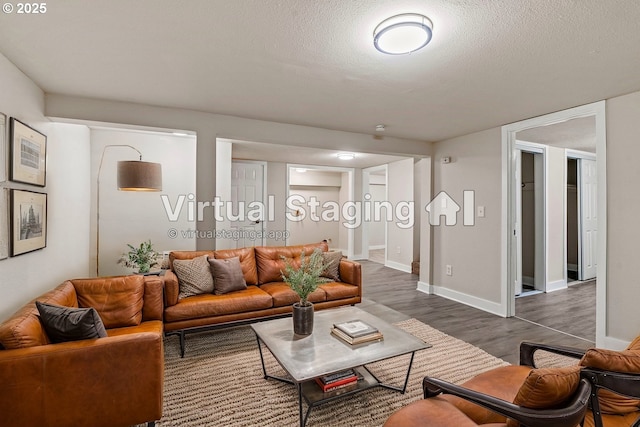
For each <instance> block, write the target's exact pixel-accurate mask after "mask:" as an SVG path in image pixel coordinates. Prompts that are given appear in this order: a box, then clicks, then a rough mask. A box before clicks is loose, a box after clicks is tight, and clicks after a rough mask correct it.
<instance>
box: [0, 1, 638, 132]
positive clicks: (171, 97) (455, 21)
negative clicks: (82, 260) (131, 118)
mask: <svg viewBox="0 0 640 427" xmlns="http://www.w3.org/2000/svg"><path fill="white" fill-rule="evenodd" d="M47 8H48V10H47V12H46V14H44V15H40V16H36V15H34V16H26V15H17V14H15V13H13V14H6V13H2V14H0V52H2V53H3V54H4V55H5V56H6V57H7V58H8V59H9V60H10V61H12V62H13V63H14V64H16V65H17V66H18V67H19V68H20V69H21V70H22V71H23V72H24V73H25V74H27V75H28V76H29V77H30V78H32V79H33V80H34V81H35V82H36V83H37V84H38V85H39V86H40V87H41V88H42V89H43V90H44V91H45V92H48V93H59V94H66V95H76V96H83V97H93V98H104V99H111V100H122V101H131V102H137V103H143V104H150V105H160V106H169V107H178V108H186V109H193V110H199V111H207V112H213V113H222V114H231V115H237V116H242V117H249V118H258V119H264V120H271V121H277V122H283V123H295V124H303V125H311V126H317V127H322V128H329V129H339V130H347V131H356V132H363V133H370V134H371V133H374V130H373V129H374V126H375V125H376V124H379V123H384V124H386V125H387V131H386V134H387V135H390V136H398V137H406V138H412V139H418V140H427V141H437V140H442V139H446V138H449V137H453V136H458V135H463V134H467V133H471V132H474V131H478V130H483V129H488V128H491V127H495V126H499V125H503V124H506V123H511V122H514V121H518V120H521V119H525V118H530V117H533V116H537V115H541V114H546V113H549V112H552V111H558V110H562V109H566V108H569V107H573V106H576V105H581V104H585V103H589V102H593V101H598V100H602V99H606V98H610V97H613V96H617V95H621V94H625V93H629V92H633V91H637V90H640V72H638V70H640V55H639V54H638V52H639V51H638V46H640V31H638V22H640V1H638V0H553V1H548V0H492V1H487V0H321V1H314V0H233V1H231V0H189V1H176V0H136V1H131V0H92V1H86V0H65V1H54V2H48V3H47ZM403 12H417V13H423V14H425V15H427V16H429V17H430V18H431V19H432V21H433V23H434V36H433V40H432V42H431V43H430V44H429V45H428V46H427V47H426V48H425V49H423V50H421V51H419V52H417V53H414V54H412V55H405V56H387V55H383V54H381V53H380V52H378V51H377V50H375V48H374V47H373V44H372V37H371V35H372V32H373V29H374V27H375V26H376V25H377V24H378V23H379V22H380V21H382V20H383V19H385V18H387V17H389V16H391V15H394V14H397V13H403Z"/></svg>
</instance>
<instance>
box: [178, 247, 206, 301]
mask: <svg viewBox="0 0 640 427" xmlns="http://www.w3.org/2000/svg"><path fill="white" fill-rule="evenodd" d="M173 269H174V270H175V272H176V276H178V287H179V289H180V290H179V293H178V298H180V299H182V298H186V297H190V296H193V295H200V294H210V293H211V292H213V277H211V271H209V263H208V262H207V255H202V256H199V257H195V258H193V259H184V260H180V259H175V260H173Z"/></svg>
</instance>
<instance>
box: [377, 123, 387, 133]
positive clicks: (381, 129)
mask: <svg viewBox="0 0 640 427" xmlns="http://www.w3.org/2000/svg"><path fill="white" fill-rule="evenodd" d="M386 128H387V127H386V126H385V125H376V132H384V131H385V129H386Z"/></svg>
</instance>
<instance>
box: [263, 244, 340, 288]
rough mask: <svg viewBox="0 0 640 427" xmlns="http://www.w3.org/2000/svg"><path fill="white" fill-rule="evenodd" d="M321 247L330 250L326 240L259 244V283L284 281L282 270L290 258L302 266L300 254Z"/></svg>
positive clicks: (308, 253) (295, 264) (307, 254)
mask: <svg viewBox="0 0 640 427" xmlns="http://www.w3.org/2000/svg"><path fill="white" fill-rule="evenodd" d="M317 248H320V249H321V250H322V251H323V252H326V251H327V250H328V248H329V247H328V246H327V244H326V243H325V242H320V243H314V244H309V245H298V246H258V247H256V248H255V252H256V265H257V266H258V283H259V284H260V285H263V284H265V283H270V282H282V272H283V271H284V270H285V267H286V265H287V262H286V261H285V260H284V259H283V257H284V258H285V259H289V260H290V262H291V264H292V265H293V266H294V267H299V266H300V254H301V253H302V252H303V251H304V254H305V256H309V255H311V254H312V253H313V251H314V250H316V249H317Z"/></svg>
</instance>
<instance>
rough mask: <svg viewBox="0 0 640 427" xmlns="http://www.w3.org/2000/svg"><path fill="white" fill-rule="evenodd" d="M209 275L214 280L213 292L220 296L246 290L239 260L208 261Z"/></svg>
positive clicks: (235, 258) (236, 258)
mask: <svg viewBox="0 0 640 427" xmlns="http://www.w3.org/2000/svg"><path fill="white" fill-rule="evenodd" d="M209 265H210V266H211V274H212V275H213V279H214V289H213V292H214V293H215V294H216V295H222V294H226V293H229V292H233V291H241V290H243V289H247V282H246V281H245V280H244V275H243V274H242V265H241V264H240V258H238V257H233V258H227V259H213V258H212V259H210V260H209Z"/></svg>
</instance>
